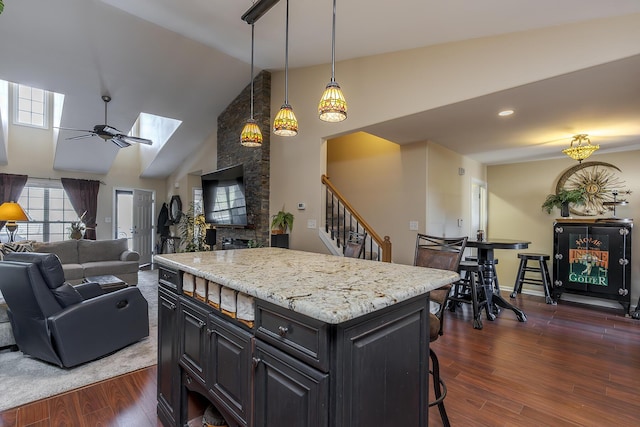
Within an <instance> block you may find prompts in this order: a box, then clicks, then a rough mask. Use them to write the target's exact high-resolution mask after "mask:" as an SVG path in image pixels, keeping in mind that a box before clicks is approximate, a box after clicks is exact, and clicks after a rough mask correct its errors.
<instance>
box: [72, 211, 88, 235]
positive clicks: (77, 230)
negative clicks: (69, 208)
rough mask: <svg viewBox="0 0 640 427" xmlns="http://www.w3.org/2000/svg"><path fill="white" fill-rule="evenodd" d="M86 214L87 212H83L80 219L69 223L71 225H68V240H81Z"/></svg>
mask: <svg viewBox="0 0 640 427" xmlns="http://www.w3.org/2000/svg"><path fill="white" fill-rule="evenodd" d="M86 214H87V211H84V212H83V213H82V215H81V216H80V218H78V220H77V221H71V225H69V238H70V239H75V240H78V239H82V236H83V235H84V230H85V228H86V226H85V225H84V222H83V220H84V216H85V215H86Z"/></svg>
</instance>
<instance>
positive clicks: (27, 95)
mask: <svg viewBox="0 0 640 427" xmlns="http://www.w3.org/2000/svg"><path fill="white" fill-rule="evenodd" d="M14 94H15V96H14V111H15V115H14V123H15V124H17V125H23V126H34V127H39V128H43V129H46V128H47V92H46V91H45V90H42V89H38V88H35V87H31V86H26V85H22V84H16V85H15V86H14Z"/></svg>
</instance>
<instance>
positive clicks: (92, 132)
mask: <svg viewBox="0 0 640 427" xmlns="http://www.w3.org/2000/svg"><path fill="white" fill-rule="evenodd" d="M54 129H60V130H72V131H75V132H88V133H91V134H94V133H95V132H94V131H92V130H89V129H76V128H63V127H59V126H54Z"/></svg>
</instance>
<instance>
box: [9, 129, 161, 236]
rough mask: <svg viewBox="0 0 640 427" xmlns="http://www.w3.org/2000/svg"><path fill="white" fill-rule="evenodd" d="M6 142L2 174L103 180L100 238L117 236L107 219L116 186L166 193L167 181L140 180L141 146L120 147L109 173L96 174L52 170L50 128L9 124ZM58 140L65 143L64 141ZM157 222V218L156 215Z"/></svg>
mask: <svg viewBox="0 0 640 427" xmlns="http://www.w3.org/2000/svg"><path fill="white" fill-rule="evenodd" d="M8 135H9V137H8V143H7V153H8V165H3V166H0V172H1V173H13V174H24V175H29V176H32V177H38V178H51V179H59V178H61V177H65V178H77V179H91V180H99V181H102V182H104V185H100V190H99V191H98V218H97V227H96V234H97V238H98V239H111V238H113V236H114V231H113V226H114V222H113V221H112V222H110V223H108V222H106V219H107V218H111V219H113V218H114V215H115V212H114V206H113V202H114V189H115V188H117V189H133V188H138V189H144V190H150V191H155V192H156V212H159V209H160V207H161V206H162V203H161V202H160V204H159V205H158V204H157V202H158V200H157V198H158V196H159V195H162V194H164V193H165V192H166V189H165V180H163V179H141V178H140V177H139V171H140V166H139V164H140V163H139V156H138V147H137V146H131V147H128V148H123V149H120V150H119V152H118V154H117V156H116V160H115V162H114V164H113V167H112V168H111V170H110V171H109V173H108V174H106V175H95V174H89V173H83V172H69V171H60V170H54V169H53V156H54V150H53V143H52V142H51V131H50V130H42V129H37V128H31V127H24V126H13V125H9V133H8ZM85 141H86V143H87V144H111V143H110V142H103V141H101V140H98V139H97V138H95V140H94V139H87V140H85ZM59 143H63V142H62V141H61V142H59ZM154 221H155V218H154Z"/></svg>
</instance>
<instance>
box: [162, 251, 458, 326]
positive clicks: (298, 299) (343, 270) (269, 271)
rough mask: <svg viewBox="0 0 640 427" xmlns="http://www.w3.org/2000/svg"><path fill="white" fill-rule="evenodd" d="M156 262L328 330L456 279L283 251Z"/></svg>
mask: <svg viewBox="0 0 640 427" xmlns="http://www.w3.org/2000/svg"><path fill="white" fill-rule="evenodd" d="M154 262H157V263H158V264H160V265H163V266H165V267H169V268H173V269H179V270H183V271H185V272H188V273H192V274H194V275H196V276H200V277H204V278H206V279H208V280H211V281H214V282H216V283H219V284H221V285H223V286H227V287H229V288H232V289H235V290H237V291H240V292H243V293H245V294H248V295H251V296H253V297H255V298H258V299H261V300H264V301H268V302H270V303H273V304H276V305H278V306H281V307H285V308H288V309H290V310H293V311H295V312H298V313H301V314H304V315H307V316H309V317H312V318H314V319H317V320H320V321H323V322H327V323H332V324H338V323H342V322H345V321H347V320H351V319H354V318H356V317H359V316H362V315H364V314H367V313H370V312H373V311H376V310H379V309H381V308H384V307H387V306H390V305H393V304H395V303H397V302H400V301H404V300H407V299H410V298H412V297H414V296H417V295H422V294H425V293H427V292H429V291H430V290H433V289H436V288H439V287H440V286H443V285H445V284H448V283H451V282H453V281H455V280H457V279H458V278H459V276H458V274H457V273H455V272H452V271H447V270H436V269H431V268H424V267H413V266H409V265H404V264H391V263H385V262H378V261H366V260H361V259H354V258H343V257H339V256H333V255H324V254H317V253H312V252H303V251H294V250H291V249H281V248H255V249H238V250H226V251H212V252H186V253H177V254H163V255H157V256H155V257H154Z"/></svg>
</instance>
